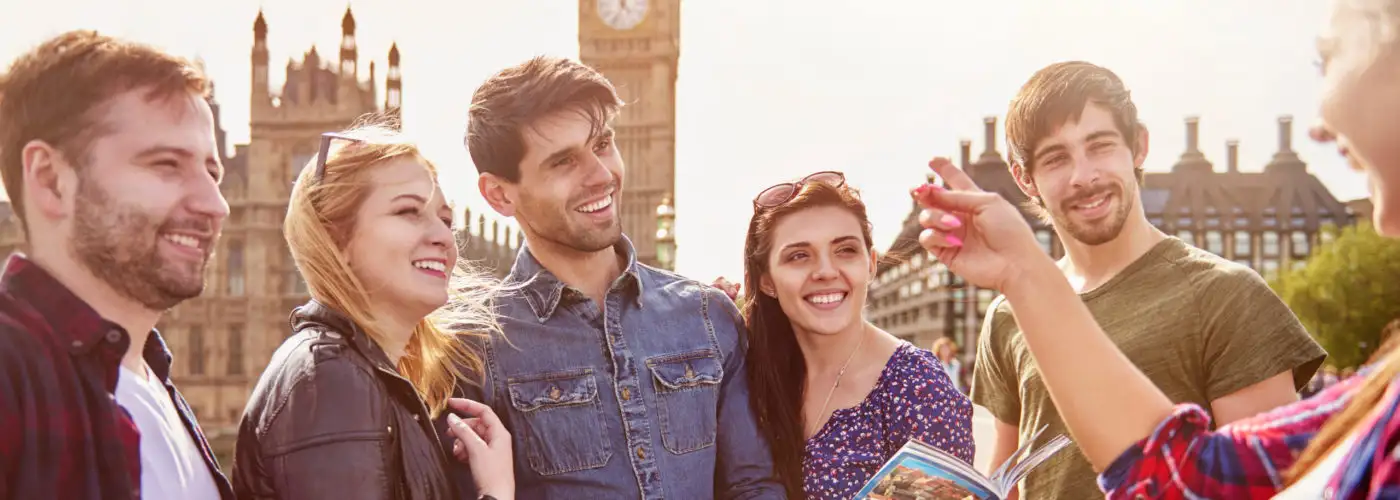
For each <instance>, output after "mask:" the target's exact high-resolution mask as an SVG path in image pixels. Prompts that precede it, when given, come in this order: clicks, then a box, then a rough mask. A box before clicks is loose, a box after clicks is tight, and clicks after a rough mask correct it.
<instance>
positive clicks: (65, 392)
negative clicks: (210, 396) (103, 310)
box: [0, 254, 233, 500]
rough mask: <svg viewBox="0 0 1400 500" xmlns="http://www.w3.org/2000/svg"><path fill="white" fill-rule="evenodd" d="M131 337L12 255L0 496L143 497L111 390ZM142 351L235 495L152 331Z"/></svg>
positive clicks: (1, 309) (124, 417)
mask: <svg viewBox="0 0 1400 500" xmlns="http://www.w3.org/2000/svg"><path fill="white" fill-rule="evenodd" d="M130 342H131V339H130V337H129V336H128V335H127V334H126V331H125V330H123V329H122V328H121V327H120V326H118V325H116V324H114V323H112V322H110V321H107V320H105V319H103V318H102V317H101V316H99V315H98V314H97V311H94V310H93V309H92V308H91V307H89V306H88V305H87V304H86V303H84V302H83V301H82V300H81V299H79V298H78V297H76V296H74V295H73V293H72V292H70V291H69V290H68V289H67V288H65V287H64V286H63V285H62V284H60V283H59V282H58V281H57V280H55V279H54V278H53V277H52V276H50V275H49V273H48V272H46V271H44V270H43V269H41V268H40V267H39V266H37V265H34V263H32V262H30V261H29V260H28V259H25V258H24V257H23V256H20V255H18V254H16V255H12V256H11V257H10V259H9V262H8V263H7V264H6V266H5V269H4V272H3V275H0V499H16V500H19V499H25V500H28V499H63V500H80V499H89V498H92V499H97V498H103V499H110V498H133V499H137V498H141V458H140V451H141V446H140V442H141V439H140V434H139V433H138V431H137V428H136V424H135V423H134V422H133V421H132V420H131V416H130V415H129V414H128V413H127V412H126V409H124V408H122V407H121V406H119V405H118V404H117V401H116V397H115V396H114V395H113V394H114V393H115V391H116V388H117V370H118V369H119V368H120V366H121V360H122V356H123V355H125V354H126V349H127V346H128V345H129V343H130ZM144 356H145V359H146V363H147V364H148V365H150V368H151V371H152V372H153V373H154V374H155V375H156V376H157V377H158V378H160V379H161V380H163V381H165V385H166V389H167V390H168V391H169V392H170V397H171V399H172V401H174V402H175V405H176V408H177V409H178V410H179V411H180V414H181V416H182V417H183V420H184V422H185V427H186V429H188V430H189V431H190V434H191V436H192V437H194V440H195V442H196V443H197V444H198V445H199V446H200V448H201V449H202V450H203V451H204V455H205V457H204V458H205V461H206V463H207V464H208V466H209V469H210V472H211V473H212V474H213V476H214V482H215V484H217V485H218V486H219V489H220V491H221V493H222V494H223V496H224V498H233V492H232V490H231V489H230V488H229V486H228V480H227V479H225V478H224V476H223V474H222V473H221V472H219V467H218V463H217V462H216V461H215V459H214V454H213V452H212V450H210V448H209V445H208V443H207V442H206V441H205V440H204V435H203V433H202V432H200V430H199V425H198V423H196V422H195V419H194V415H193V413H192V412H191V411H190V408H189V405H187V404H186V403H185V400H184V398H182V397H181V396H180V393H179V392H178V391H176V390H175V386H174V385H172V384H171V383H170V379H169V377H168V375H169V373H170V351H169V350H167V349H166V347H165V342H164V341H162V340H161V338H160V335H159V334H158V333H156V332H155V331H152V332H151V335H150V337H148V340H147V341H146V345H145V347H144Z"/></svg>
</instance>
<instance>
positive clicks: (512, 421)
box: [458, 57, 783, 499]
mask: <svg viewBox="0 0 1400 500" xmlns="http://www.w3.org/2000/svg"><path fill="white" fill-rule="evenodd" d="M621 105H622V103H621V101H620V100H619V99H618V97H617V94H616V92H615V90H614V89H613V86H612V84H611V83H609V82H608V81H607V79H605V78H604V77H603V76H602V75H601V74H599V73H598V72H597V71H595V70H593V69H592V68H589V67H587V66H584V65H582V64H579V63H577V62H573V61H569V60H564V59H557V58H545V57H539V58H535V59H532V60H530V61H528V62H525V63H523V64H521V65H518V66H515V67H511V68H508V69H505V70H503V71H501V72H499V73H497V74H496V75H494V76H492V77H491V78H490V79H488V80H487V81H486V82H485V83H483V84H482V85H481V87H480V88H478V89H477V91H476V94H475V95H474V96H473V98H472V107H471V116H470V120H469V122H468V125H467V138H466V142H467V147H468V149H469V150H470V152H471V156H472V161H473V162H474V163H475V164H476V168H477V170H478V171H479V172H480V174H481V175H480V179H479V181H478V186H479V187H480V189H481V194H482V196H484V197H485V198H486V200H487V201H488V202H489V203H490V204H491V206H492V207H493V208H495V209H496V211H498V212H500V213H501V214H502V215H505V216H508V217H515V219H516V220H517V221H518V222H519V224H520V227H521V230H522V231H523V232H524V234H525V245H523V246H522V248H521V250H520V254H519V255H518V256H517V257H516V261H515V265H514V267H513V268H512V269H511V273H510V276H509V278H507V279H508V282H510V283H515V284H520V285H519V287H518V288H515V289H513V290H512V291H510V292H508V293H506V294H505V295H504V296H503V297H502V298H501V299H500V307H499V311H500V315H501V318H500V320H501V323H502V325H501V326H502V328H503V330H504V332H505V338H493V339H489V340H487V341H484V345H483V346H482V349H483V350H484V351H485V353H486V365H487V366H486V373H485V374H482V386H481V393H480V394H477V396H479V397H480V398H481V399H483V400H485V402H486V403H488V404H490V405H491V406H492V407H493V408H494V409H495V410H496V413H497V414H499V415H500V417H501V419H502V420H503V421H504V422H505V424H506V426H507V427H508V428H509V429H510V431H511V433H512V436H513V442H512V444H513V447H514V451H515V475H516V482H517V487H518V489H519V492H518V497H519V498H522V499H530V498H608V499H614V498H643V499H653V498H657V499H659V498H696V499H701V498H703V499H710V498H745V499H748V498H782V497H783V491H782V487H781V486H780V485H779V484H778V483H777V482H775V481H774V480H773V478H772V470H773V469H772V456H771V454H770V452H769V449H768V446H767V444H766V442H765V441H764V439H763V438H762V437H761V435H760V434H759V431H758V425H757V422H756V421H755V419H754V416H753V413H752V412H751V411H750V409H749V393H748V384H747V382H746V380H745V369H744V354H745V351H746V344H745V339H744V332H743V324H742V322H741V320H740V318H739V313H738V310H737V309H736V308H735V306H734V303H733V302H731V301H730V300H729V298H728V297H727V296H726V295H724V293H722V292H720V291H719V290H717V289H714V288H710V287H708V286H705V285H702V284H701V283H698V282H696V281H692V280H688V279H685V278H681V277H679V276H676V275H674V274H671V273H668V272H665V271H661V270H657V269H654V268H651V267H648V266H645V265H642V264H641V263H638V262H637V258H636V253H635V251H634V249H633V247H632V243H631V242H630V241H629V240H628V239H627V238H626V237H625V236H623V234H622V224H621V221H620V218H619V205H618V201H619V200H620V198H621V195H622V192H621V190H622V180H623V178H624V175H623V161H622V158H621V155H620V154H619V152H618V150H617V148H616V147H615V146H614V144H613V130H612V128H611V127H610V126H609V123H610V122H611V120H612V118H613V117H614V116H615V115H616V114H617V112H618V110H619V108H620V107H621ZM458 472H459V474H462V475H466V474H469V472H468V471H467V469H466V468H465V467H462V468H460V469H459V471H458ZM467 491H470V490H467Z"/></svg>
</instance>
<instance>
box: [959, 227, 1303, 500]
mask: <svg viewBox="0 0 1400 500" xmlns="http://www.w3.org/2000/svg"><path fill="white" fill-rule="evenodd" d="M1081 297H1082V298H1083V300H1084V303H1085V305H1087V306H1088V307H1089V311H1090V312H1091V313H1093V315H1094V319H1096V320H1097V321H1098V323H1099V325H1100V326H1101V327H1103V330H1104V332H1105V333H1107V334H1108V337H1109V338H1110V339H1112V340H1113V343H1114V344H1117V346H1118V349H1119V350H1121V351H1122V352H1123V354H1124V355H1126V356H1127V357H1128V359H1129V360H1130V361H1132V362H1133V364H1135V365H1137V367H1138V369H1139V370H1142V372H1143V373H1144V374H1146V375H1147V377H1148V378H1149V379H1151V380H1152V382H1153V383H1155V384H1156V385H1157V387H1158V388H1160V389H1161V390H1162V392H1164V393H1166V395H1167V397H1169V398H1171V400H1172V401H1173V402H1176V403H1188V402H1189V403H1195V404H1197V405H1200V406H1201V407H1202V408H1205V409H1206V411H1210V402H1211V401H1213V400H1215V399H1218V398H1220V397H1222V396H1227V395H1230V394H1231V393H1234V392H1235V391H1238V390H1240V389H1244V388H1246V387H1249V386H1251V385H1254V384H1256V383H1258V382H1262V381H1264V380H1266V379H1268V378H1270V377H1273V376H1275V375H1278V374H1279V373H1283V372H1285V371H1289V370H1292V371H1293V381H1294V384H1295V385H1296V386H1297V387H1298V388H1302V387H1303V385H1304V384H1306V383H1307V382H1308V379H1310V378H1312V375H1313V372H1315V371H1317V369H1318V367H1319V366H1321V364H1322V361H1323V359H1324V358H1325V357H1326V355H1327V353H1326V351H1324V350H1323V349H1322V347H1321V346H1319V345H1318V344H1317V343H1316V342H1314V341H1313V339H1312V337H1310V336H1308V333H1307V331H1305V330H1304V329H1303V326H1302V324H1300V323H1299V322H1298V318H1297V317H1296V316H1294V315H1293V312H1292V311H1291V310H1289V309H1288V306H1286V305H1285V304H1284V303H1283V301H1282V300H1280V299H1279V297H1278V296H1277V295H1275V294H1274V292H1273V291H1272V290H1270V289H1269V287H1268V285H1267V284H1266V283H1265V282H1264V280H1263V278H1261V277H1260V276H1259V275H1258V274H1257V273H1255V272H1254V271H1253V270H1251V269H1249V268H1248V267H1245V266H1243V265H1240V264H1238V263H1235V262H1231V261H1228V260H1225V259H1223V258H1220V257H1218V256H1216V255H1214V254H1211V253H1208V252H1206V251H1203V250H1200V249H1198V248H1195V247H1192V246H1190V245H1187V244H1186V243H1185V242H1183V241H1181V240H1179V239H1176V238H1173V237H1168V238H1167V239H1166V240H1164V241H1162V242H1161V243H1159V244H1157V245H1156V246H1154V247H1153V248H1152V249H1151V250H1149V251H1148V252H1147V253H1146V254H1144V255H1143V256H1142V257H1140V258H1139V259H1138V260H1136V261H1134V262H1133V263H1132V264H1130V265H1129V266H1128V267H1127V268H1125V269H1124V270H1123V271H1122V272H1120V273H1118V275H1117V276H1115V277H1113V278H1112V279H1110V280H1109V281H1108V282H1107V283H1104V284H1103V285H1102V286H1100V287H1098V288H1097V289H1095V290H1093V291H1090V292H1088V293H1085V294H1082V295H1081ZM990 309H991V310H992V311H993V312H990V313H989V314H987V319H986V321H985V322H984V323H983V325H982V334H981V336H980V338H979V339H978V341H977V365H976V367H975V368H974V370H973V385H972V401H973V402H974V403H976V404H978V405H980V406H984V407H986V408H987V409H988V410H990V411H991V413H992V415H993V416H995V417H996V418H997V419H998V420H1000V421H1002V422H1005V423H1007V424H1011V423H1015V424H1016V425H1017V428H1018V429H1019V430H1020V442H1022V443H1024V442H1025V441H1026V440H1027V439H1029V438H1030V435H1031V433H1033V432H1035V430H1036V429H1039V428H1040V427H1041V426H1048V427H1047V429H1046V430H1045V432H1044V433H1042V434H1041V435H1040V438H1039V439H1038V440H1037V442H1036V443H1035V444H1034V446H1036V447H1038V446H1041V445H1042V444H1043V443H1044V442H1046V441H1047V440H1049V439H1051V438H1053V437H1055V436H1057V435H1060V434H1064V435H1066V436H1069V430H1068V429H1066V428H1065V425H1064V422H1063V421H1061V420H1060V415H1059V413H1058V412H1057V411H1056V409H1055V405H1054V403H1053V402H1051V400H1050V394H1049V393H1048V392H1046V390H1045V385H1044V384H1043V383H1042V382H1041V380H1040V372H1039V371H1038V370H1037V369H1036V366H1035V361H1034V360H1032V359H1031V353H1030V351H1029V350H1027V348H1026V344H1025V340H1024V338H1023V337H1022V336H1021V331H1020V329H1019V328H1018V327H1017V326H1016V319H1015V318H1014V317H1013V316H1012V313H1011V307H1010V304H1008V303H1006V301H1005V298H1004V297H998V298H997V300H996V301H994V302H993V303H992V305H991V306H990ZM1085 362H1093V360H1085ZM1105 417H1106V418H1109V417H1112V415H1105ZM1071 437H1072V436H1071ZM1144 437H1146V436H1144ZM997 465H1000V464H993V468H995V467H996V466H997ZM1022 486H1023V487H1024V489H1022V490H1021V496H1020V498H1021V499H1022V500H1047V499H1049V500H1057V499H1063V500H1082V499H1089V498H1103V493H1101V492H1100V491H1099V488H1098V483H1097V476H1096V475H1095V474H1094V470H1093V467H1092V466H1091V465H1089V461H1088V459H1086V458H1085V457H1084V454H1083V453H1082V452H1080V451H1079V448H1078V447H1077V446H1070V447H1068V448H1065V449H1064V450H1061V451H1060V452H1059V453H1057V454H1055V456H1053V457H1052V458H1051V459H1050V460H1048V461H1046V462H1045V463H1044V464H1042V465H1040V466H1039V467H1037V468H1036V469H1035V470H1034V471H1033V472H1031V473H1030V475H1029V476H1027V477H1026V479H1025V482H1024V483H1022Z"/></svg>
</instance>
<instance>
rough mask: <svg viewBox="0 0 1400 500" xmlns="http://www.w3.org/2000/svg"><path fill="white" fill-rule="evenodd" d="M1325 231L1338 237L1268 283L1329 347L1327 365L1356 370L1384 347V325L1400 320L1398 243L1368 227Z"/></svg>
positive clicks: (1363, 225) (1399, 246)
mask: <svg viewBox="0 0 1400 500" xmlns="http://www.w3.org/2000/svg"><path fill="white" fill-rule="evenodd" d="M1323 231H1324V232H1326V233H1329V234H1328V236H1331V235H1335V238H1333V239H1332V240H1331V241H1329V242H1325V243H1323V244H1322V245H1319V246H1318V247H1317V248H1316V249H1315V251H1314V252H1313V254H1312V257H1310V258H1309V259H1308V261H1307V264H1306V265H1304V266H1303V267H1301V268H1298V269H1294V270H1291V271H1286V272H1283V273H1280V274H1279V276H1278V277H1277V278H1276V279H1274V280H1272V281H1271V283H1270V284H1271V285H1272V286H1273V288H1274V291H1275V292H1277V293H1278V294H1279V296H1280V297H1282V298H1283V300H1284V302H1286V303H1288V306H1289V307H1290V308H1292V309H1293V313H1294V314H1296V315H1298V319H1299V320H1301V321H1302V322H1303V326H1305V327H1307V329H1308V331H1309V332H1312V335H1313V338H1315V339H1317V341H1318V343H1320V344H1322V347H1323V348H1325V349H1327V353H1328V355H1329V356H1328V364H1331V365H1333V366H1336V367H1338V368H1347V367H1355V366H1358V365H1360V364H1361V363H1363V362H1365V361H1366V358H1367V357H1369V356H1370V355H1371V353H1372V352H1374V351H1375V349H1376V347H1377V346H1379V345H1380V334H1381V330H1382V329H1383V328H1385V325H1386V323H1389V322H1390V321H1391V320H1394V319H1395V318H1397V317H1400V240H1395V239H1390V238H1385V237H1383V236H1381V235H1379V234H1376V232H1375V230H1374V229H1372V228H1371V225H1370V224H1366V223H1362V224H1358V225H1356V226H1348V227H1346V228H1344V229H1342V230H1341V231H1336V230H1335V228H1331V227H1328V228H1324V229H1323Z"/></svg>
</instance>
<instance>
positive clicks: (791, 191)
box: [753, 171, 846, 209]
mask: <svg viewBox="0 0 1400 500" xmlns="http://www.w3.org/2000/svg"><path fill="white" fill-rule="evenodd" d="M812 182H820V183H823V184H829V185H831V187H838V188H839V187H842V186H845V185H846V174H843V173H841V172H834V171H825V172H817V173H815V174H812V175H809V176H806V177H803V178H801V179H798V180H796V181H792V182H782V183H778V184H774V185H773V186H772V187H770V188H768V189H764V190H763V191H762V192H760V193H758V196H757V197H754V199H753V207H754V209H760V208H773V207H776V206H778V205H782V204H784V203H787V202H789V201H792V199H793V198H796V197H797V193H799V192H801V191H802V186H805V185H807V184H808V183H812Z"/></svg>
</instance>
